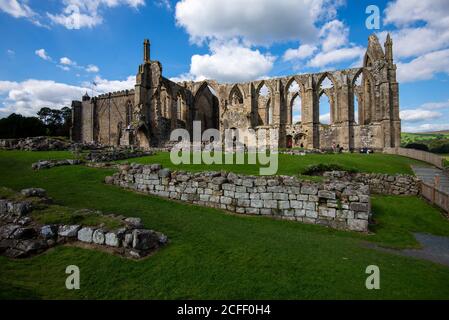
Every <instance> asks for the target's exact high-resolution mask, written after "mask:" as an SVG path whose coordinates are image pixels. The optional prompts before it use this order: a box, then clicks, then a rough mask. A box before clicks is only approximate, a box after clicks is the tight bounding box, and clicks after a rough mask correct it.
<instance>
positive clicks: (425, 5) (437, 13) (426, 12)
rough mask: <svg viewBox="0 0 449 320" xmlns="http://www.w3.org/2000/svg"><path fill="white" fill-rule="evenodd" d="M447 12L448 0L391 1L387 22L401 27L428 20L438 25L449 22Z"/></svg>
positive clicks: (448, 9)
mask: <svg viewBox="0 0 449 320" xmlns="http://www.w3.org/2000/svg"><path fill="white" fill-rule="evenodd" d="M447 12H449V2H448V1H447V0H428V1H422V0H396V1H391V2H390V3H389V4H388V6H387V9H386V10H385V23H392V24H395V25H396V26H399V27H401V26H408V25H411V24H414V23H416V22H426V23H430V24H432V25H435V26H438V25H442V24H447V23H448V22H449V21H448V20H447Z"/></svg>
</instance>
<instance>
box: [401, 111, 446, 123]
mask: <svg viewBox="0 0 449 320" xmlns="http://www.w3.org/2000/svg"><path fill="white" fill-rule="evenodd" d="M442 116H443V114H442V113H440V112H436V111H430V110H423V109H408V110H403V111H401V119H402V120H403V121H409V122H418V121H426V120H433V119H438V118H440V117H442Z"/></svg>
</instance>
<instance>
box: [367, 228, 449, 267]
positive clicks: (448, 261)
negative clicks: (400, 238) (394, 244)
mask: <svg viewBox="0 0 449 320" xmlns="http://www.w3.org/2000/svg"><path fill="white" fill-rule="evenodd" d="M414 236H415V238H416V240H417V241H418V242H419V243H420V244H421V245H422V246H423V248H422V249H406V250H394V249H387V248H382V247H379V246H378V245H375V244H369V245H368V246H369V247H371V248H373V249H376V250H380V251H384V252H389V253H393V254H399V255H402V256H407V257H414V258H419V259H424V260H428V261H432V262H435V263H439V264H442V265H445V266H448V267H449V237H438V236H433V235H430V234H423V233H415V234H414Z"/></svg>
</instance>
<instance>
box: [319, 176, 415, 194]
mask: <svg viewBox="0 0 449 320" xmlns="http://www.w3.org/2000/svg"><path fill="white" fill-rule="evenodd" d="M324 177H326V178H328V179H330V181H335V180H340V181H352V182H355V183H362V184H365V185H368V186H369V187H370V191H371V193H374V194H382V195H395V196H398V195H401V196H417V195H419V194H420V190H421V181H420V180H419V179H418V178H417V177H414V176H411V175H401V174H398V175H388V174H382V173H348V172H343V171H332V172H326V173H325V174H324Z"/></svg>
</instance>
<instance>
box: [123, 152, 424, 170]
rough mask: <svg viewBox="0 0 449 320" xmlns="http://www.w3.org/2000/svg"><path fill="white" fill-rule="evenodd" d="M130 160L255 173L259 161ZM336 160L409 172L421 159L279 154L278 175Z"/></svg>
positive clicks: (359, 167)
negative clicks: (197, 163) (186, 161)
mask: <svg viewBox="0 0 449 320" xmlns="http://www.w3.org/2000/svg"><path fill="white" fill-rule="evenodd" d="M130 162H136V163H142V164H149V163H160V164H162V165H163V166H164V167H166V168H171V169H176V170H186V171H204V170H205V168H207V169H206V170H212V171H221V170H225V171H233V172H235V173H242V174H250V175H258V174H259V168H260V167H261V165H260V164H257V165H248V164H244V165H226V164H223V165H208V166H207V167H206V166H205V165H204V164H202V165H195V164H192V165H179V166H175V165H173V164H172V162H171V160H170V153H168V152H160V153H158V154H156V155H154V156H150V157H143V158H136V159H131V160H130ZM319 163H324V164H338V165H340V166H341V167H343V168H344V169H353V170H354V169H355V170H357V171H360V172H372V173H388V174H396V173H402V174H413V171H412V170H411V168H410V165H413V164H419V165H424V166H426V164H425V163H423V162H420V161H416V160H413V159H409V158H405V157H401V156H393V155H386V154H381V153H378V154H371V155H366V154H356V153H354V154H309V155H307V156H294V155H286V154H280V155H279V170H278V174H279V175H292V176H295V175H300V174H301V173H302V172H303V171H304V170H305V169H306V168H307V167H308V166H310V165H314V164H319Z"/></svg>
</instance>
